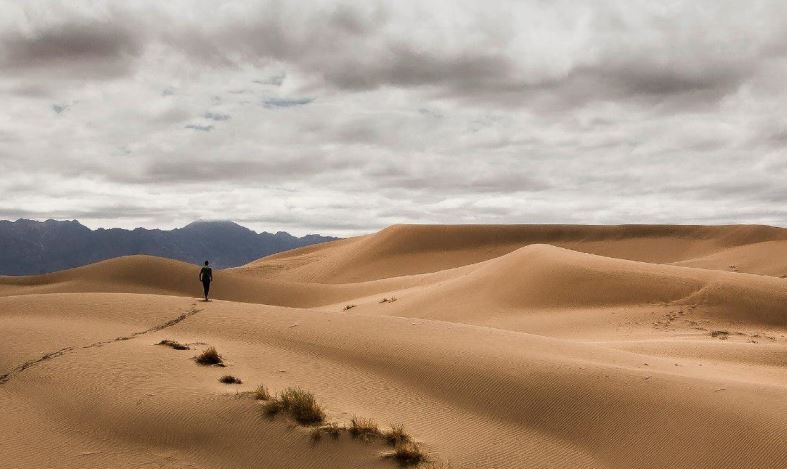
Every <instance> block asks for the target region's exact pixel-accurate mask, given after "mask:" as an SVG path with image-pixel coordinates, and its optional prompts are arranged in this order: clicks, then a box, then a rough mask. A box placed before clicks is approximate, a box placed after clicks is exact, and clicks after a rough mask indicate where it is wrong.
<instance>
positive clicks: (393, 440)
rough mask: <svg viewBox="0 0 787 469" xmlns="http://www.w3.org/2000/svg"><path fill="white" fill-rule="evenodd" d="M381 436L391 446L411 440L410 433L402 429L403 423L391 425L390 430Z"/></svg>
mask: <svg viewBox="0 0 787 469" xmlns="http://www.w3.org/2000/svg"><path fill="white" fill-rule="evenodd" d="M383 438H384V439H385V441H386V442H387V443H388V444H389V445H391V446H396V445H400V444H402V443H407V442H409V441H412V438H411V437H410V435H408V434H407V432H405V431H404V425H392V426H391V429H390V430H388V431H387V432H385V433H383Z"/></svg>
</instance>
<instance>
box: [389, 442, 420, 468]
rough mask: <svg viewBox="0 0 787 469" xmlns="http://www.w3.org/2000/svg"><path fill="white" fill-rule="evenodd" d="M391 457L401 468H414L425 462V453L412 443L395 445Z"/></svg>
mask: <svg viewBox="0 0 787 469" xmlns="http://www.w3.org/2000/svg"><path fill="white" fill-rule="evenodd" d="M391 457H392V458H394V459H395V460H396V461H397V462H398V463H399V464H401V465H402V466H414V465H416V464H421V463H422V462H426V461H427V457H426V453H424V452H423V451H422V450H421V448H420V447H419V446H418V445H416V444H415V443H413V442H408V443H402V444H399V445H396V447H395V448H394V451H393V454H391Z"/></svg>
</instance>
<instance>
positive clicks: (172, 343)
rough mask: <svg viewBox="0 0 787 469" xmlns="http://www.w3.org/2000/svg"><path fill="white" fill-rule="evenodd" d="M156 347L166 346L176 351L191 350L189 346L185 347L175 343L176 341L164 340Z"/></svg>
mask: <svg viewBox="0 0 787 469" xmlns="http://www.w3.org/2000/svg"><path fill="white" fill-rule="evenodd" d="M156 345H166V346H167V347H170V348H174V349H175V350H189V346H188V345H183V344H181V343H180V342H175V341H174V340H169V339H164V340H162V341H161V342H159V343H158V344H156Z"/></svg>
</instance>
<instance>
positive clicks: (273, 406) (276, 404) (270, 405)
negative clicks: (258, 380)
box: [262, 399, 284, 418]
mask: <svg viewBox="0 0 787 469" xmlns="http://www.w3.org/2000/svg"><path fill="white" fill-rule="evenodd" d="M282 410H284V407H282V405H281V401H279V400H278V399H273V400H270V401H268V402H266V403H265V405H264V406H262V412H263V413H264V414H265V415H267V416H268V417H271V418H273V417H275V416H276V415H277V414H278V413H279V412H281V411H282Z"/></svg>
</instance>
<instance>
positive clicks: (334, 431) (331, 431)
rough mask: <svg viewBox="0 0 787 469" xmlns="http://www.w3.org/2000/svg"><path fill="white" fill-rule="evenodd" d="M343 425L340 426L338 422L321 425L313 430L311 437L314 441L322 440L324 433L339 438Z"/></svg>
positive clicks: (335, 438)
mask: <svg viewBox="0 0 787 469" xmlns="http://www.w3.org/2000/svg"><path fill="white" fill-rule="evenodd" d="M341 432H342V427H340V426H339V424H337V423H336V422H331V423H328V424H325V425H323V426H321V427H315V428H314V429H313V430H312V431H311V438H312V440H313V441H320V440H321V439H322V435H323V433H325V434H327V435H329V436H330V437H331V438H333V439H334V440H337V439H339V435H341Z"/></svg>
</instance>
